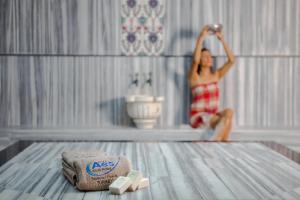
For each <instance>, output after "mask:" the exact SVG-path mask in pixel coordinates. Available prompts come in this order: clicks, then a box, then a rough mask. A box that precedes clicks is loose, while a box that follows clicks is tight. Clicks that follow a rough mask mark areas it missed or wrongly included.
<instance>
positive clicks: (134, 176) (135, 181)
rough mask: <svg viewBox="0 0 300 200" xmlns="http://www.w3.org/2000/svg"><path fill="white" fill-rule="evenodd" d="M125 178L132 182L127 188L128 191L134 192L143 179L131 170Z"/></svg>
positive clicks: (138, 173)
mask: <svg viewBox="0 0 300 200" xmlns="http://www.w3.org/2000/svg"><path fill="white" fill-rule="evenodd" d="M127 177H128V178H130V180H131V182H132V184H131V186H130V187H129V188H128V191H135V190H136V189H137V187H138V186H139V183H140V181H141V179H142V178H143V175H142V173H141V172H139V171H136V170H131V171H130V172H129V174H128V175H127Z"/></svg>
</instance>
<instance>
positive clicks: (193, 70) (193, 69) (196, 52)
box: [189, 26, 209, 79]
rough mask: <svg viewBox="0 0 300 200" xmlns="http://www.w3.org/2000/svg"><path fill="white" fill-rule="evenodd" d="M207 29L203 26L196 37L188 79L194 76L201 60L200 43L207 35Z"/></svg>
mask: <svg viewBox="0 0 300 200" xmlns="http://www.w3.org/2000/svg"><path fill="white" fill-rule="evenodd" d="M208 29H209V27H208V26H204V28H203V29H202V31H201V33H200V34H199V36H198V39H197V43H196V47H195V50H194V53H193V63H192V66H191V68H190V71H189V79H191V78H192V77H193V76H194V75H196V74H197V70H198V65H199V64H200V59H201V49H202V43H203V41H204V39H205V36H206V35H207V34H208Z"/></svg>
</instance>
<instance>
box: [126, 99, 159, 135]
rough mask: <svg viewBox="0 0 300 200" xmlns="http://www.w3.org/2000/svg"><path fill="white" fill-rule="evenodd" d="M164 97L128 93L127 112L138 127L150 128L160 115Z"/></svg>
mask: <svg viewBox="0 0 300 200" xmlns="http://www.w3.org/2000/svg"><path fill="white" fill-rule="evenodd" d="M163 101H164V97H162V96H159V97H155V96H150V95H130V96H127V97H126V104H127V105H126V106H127V113H128V115H129V117H131V118H132V119H133V121H134V123H135V125H136V126H137V127H138V128H143V129H151V128H153V127H154V125H155V124H156V119H157V118H158V117H159V116H160V115H161V110H162V102H163Z"/></svg>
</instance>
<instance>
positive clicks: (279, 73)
mask: <svg viewBox="0 0 300 200" xmlns="http://www.w3.org/2000/svg"><path fill="white" fill-rule="evenodd" d="M224 62H225V58H224V57H215V65H216V66H218V67H220V66H221V65H222V64H223V63H224ZM190 63H191V57H135V58H132V57H97V56H89V57H86V56H83V57H81V56H79V57H78V56H74V57H73V56H71V57H69V56H68V57H65V56H61V57H56V56H9V57H7V56H0V76H1V79H0V100H1V101H0V112H1V115H0V126H1V127H2V128H7V127H12V126H20V127H29V128H30V127H41V128H42V127H46V128H51V127H65V128H68V127H72V128H74V127H87V128H88V127H93V128H94V127H113V126H115V125H122V126H130V125H132V122H131V121H130V119H129V117H128V116H127V113H126V105H125V100H124V97H125V96H126V95H128V94H132V93H150V94H153V95H159V96H161V95H162V96H164V97H165V102H164V104H163V113H162V116H161V117H160V118H159V120H158V126H157V127H160V128H162V127H174V126H178V125H180V124H187V123H188V113H189V106H190V90H189V86H188V83H187V72H188V70H189V68H190ZM149 72H152V79H153V82H152V83H153V84H152V87H148V85H147V84H145V81H146V80H147V78H148V77H149ZM135 73H139V83H138V84H139V85H138V87H136V86H134V85H133V84H131V82H132V75H134V74H135ZM299 82H300V59H299V58H297V57H277V58H273V57H237V59H236V63H235V65H234V66H233V68H232V69H231V70H230V72H229V73H228V75H227V76H226V77H225V78H224V79H222V80H221V81H220V87H221V102H220V109H224V108H225V107H229V108H233V109H234V110H235V115H234V126H236V127H238V128H249V127H250V128H273V129H275V128H293V129H296V128H298V129H300V104H299V103H298V102H299V100H300V87H298V85H299Z"/></svg>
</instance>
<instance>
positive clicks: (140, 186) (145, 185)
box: [138, 178, 149, 189]
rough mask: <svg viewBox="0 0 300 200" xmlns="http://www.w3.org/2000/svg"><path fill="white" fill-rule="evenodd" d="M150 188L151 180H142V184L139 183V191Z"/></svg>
mask: <svg viewBox="0 0 300 200" xmlns="http://www.w3.org/2000/svg"><path fill="white" fill-rule="evenodd" d="M148 186H149V179H148V178H142V179H141V181H140V183H139V186H138V189H142V188H145V187H148Z"/></svg>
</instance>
